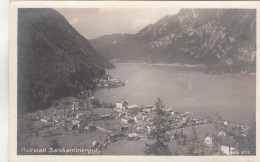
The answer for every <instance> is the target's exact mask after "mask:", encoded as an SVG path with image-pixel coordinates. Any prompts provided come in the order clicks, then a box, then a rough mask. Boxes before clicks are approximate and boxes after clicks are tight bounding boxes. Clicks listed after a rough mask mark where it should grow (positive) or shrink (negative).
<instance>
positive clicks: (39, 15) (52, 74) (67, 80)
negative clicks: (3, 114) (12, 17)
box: [18, 8, 114, 112]
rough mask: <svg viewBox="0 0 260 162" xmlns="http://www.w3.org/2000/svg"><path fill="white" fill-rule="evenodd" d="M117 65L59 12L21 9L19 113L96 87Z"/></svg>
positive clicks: (19, 29)
mask: <svg viewBox="0 0 260 162" xmlns="http://www.w3.org/2000/svg"><path fill="white" fill-rule="evenodd" d="M113 67H114V65H113V64H111V63H110V62H108V61H107V60H106V59H105V58H103V57H102V56H100V55H99V54H98V53H97V52H96V50H95V49H94V48H93V47H92V46H91V45H90V43H89V42H88V40H86V39H85V38H84V37H83V36H81V35H80V34H79V33H78V32H77V31H76V30H75V29H74V28H73V27H72V26H71V25H70V24H69V23H68V21H67V20H66V19H65V18H64V17H63V16H62V15H61V14H59V13H58V12H57V11H55V10H53V9H44V8H36V9H26V8H22V9H19V10H18V112H28V111H34V110H38V109H41V108H45V107H46V106H49V105H50V104H52V101H53V100H55V99H58V98H59V97H63V96H69V95H76V94H77V93H78V92H79V91H80V90H82V89H89V90H91V89H94V88H95V86H96V83H95V80H96V79H98V78H100V77H101V76H102V75H104V73H105V71H104V68H113Z"/></svg>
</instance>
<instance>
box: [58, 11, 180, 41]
mask: <svg viewBox="0 0 260 162" xmlns="http://www.w3.org/2000/svg"><path fill="white" fill-rule="evenodd" d="M56 10H57V11H58V12H59V13H61V14H62V15H63V16H64V17H65V18H66V19H67V20H68V22H69V23H70V24H71V25H72V26H73V27H74V28H75V29H76V30H77V31H78V32H79V33H80V34H81V35H83V36H84V37H86V38H87V39H94V38H97V37H100V36H102V35H110V34H134V33H137V32H138V31H140V30H141V29H142V28H144V27H145V26H147V25H149V24H153V23H155V22H157V21H158V20H159V19H161V18H162V17H164V16H166V15H174V14H176V13H178V11H179V9H174V8H173V9H169V8H163V9H162V8H154V9H151V8H149V9H148V8H147V9H144V8H142V9H139V8H133V9H131V8H127V9H116V8H113V9H112V8H102V9H98V8H91V9H90V8H87V9H80V8H77V9H69V8H67V9H56Z"/></svg>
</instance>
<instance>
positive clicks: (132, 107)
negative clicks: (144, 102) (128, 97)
mask: <svg viewBox="0 0 260 162" xmlns="http://www.w3.org/2000/svg"><path fill="white" fill-rule="evenodd" d="M127 108H128V109H137V108H138V106H137V105H129V106H127Z"/></svg>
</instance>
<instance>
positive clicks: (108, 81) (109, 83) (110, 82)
mask: <svg viewBox="0 0 260 162" xmlns="http://www.w3.org/2000/svg"><path fill="white" fill-rule="evenodd" d="M125 84H126V82H124V81H119V80H117V79H115V78H112V77H111V76H110V75H106V76H105V77H104V78H102V79H100V80H99V81H98V83H97V88H117V87H121V86H125Z"/></svg>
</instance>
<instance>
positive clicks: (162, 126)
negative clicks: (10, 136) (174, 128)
mask: <svg viewBox="0 0 260 162" xmlns="http://www.w3.org/2000/svg"><path fill="white" fill-rule="evenodd" d="M155 106H156V109H155V117H154V118H153V119H152V120H151V126H152V128H153V129H152V130H151V132H150V134H149V136H150V137H151V138H153V139H155V140H156V141H155V143H153V144H146V146H147V149H146V150H145V153H146V154H147V155H150V154H153V155H170V154H171V153H170V151H169V148H168V145H167V144H165V143H164V141H163V139H164V137H165V134H166V128H167V117H166V114H165V113H164V111H163V110H162V108H163V107H164V106H163V103H162V100H161V99H160V98H158V99H157V102H156V103H155Z"/></svg>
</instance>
